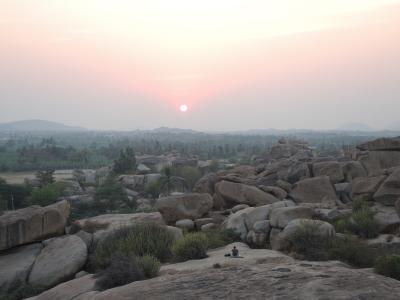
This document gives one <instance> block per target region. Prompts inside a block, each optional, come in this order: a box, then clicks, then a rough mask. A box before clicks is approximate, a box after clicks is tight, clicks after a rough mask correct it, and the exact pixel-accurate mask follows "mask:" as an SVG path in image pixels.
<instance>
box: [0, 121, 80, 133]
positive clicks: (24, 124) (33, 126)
mask: <svg viewBox="0 0 400 300" xmlns="http://www.w3.org/2000/svg"><path fill="white" fill-rule="evenodd" d="M84 130H86V129H85V128H82V127H73V126H67V125H64V124H62V123H57V122H50V121H44V120H24V121H16V122H10V123H0V131H84Z"/></svg>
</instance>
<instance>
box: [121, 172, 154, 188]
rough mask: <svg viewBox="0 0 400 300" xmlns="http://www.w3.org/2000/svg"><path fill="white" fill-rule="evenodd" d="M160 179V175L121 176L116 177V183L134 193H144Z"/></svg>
mask: <svg viewBox="0 0 400 300" xmlns="http://www.w3.org/2000/svg"><path fill="white" fill-rule="evenodd" d="M160 178H161V174H145V175H121V176H119V177H118V181H119V182H121V184H122V185H123V186H124V187H126V188H129V189H132V190H135V191H144V190H145V189H146V188H148V187H149V186H150V185H151V184H153V183H155V182H157V181H158V180H159V179H160Z"/></svg>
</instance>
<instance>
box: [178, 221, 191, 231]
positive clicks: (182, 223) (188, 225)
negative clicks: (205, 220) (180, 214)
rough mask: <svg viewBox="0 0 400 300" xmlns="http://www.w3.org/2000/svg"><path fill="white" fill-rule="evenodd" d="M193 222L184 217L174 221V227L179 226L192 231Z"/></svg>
mask: <svg viewBox="0 0 400 300" xmlns="http://www.w3.org/2000/svg"><path fill="white" fill-rule="evenodd" d="M194 226H195V224H194V222H193V221H192V220H190V219H184V220H179V221H176V223H175V227H178V228H181V229H183V230H187V231H192V230H193V229H194Z"/></svg>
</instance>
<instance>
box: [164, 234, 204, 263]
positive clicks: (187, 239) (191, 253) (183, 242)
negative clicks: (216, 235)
mask: <svg viewBox="0 0 400 300" xmlns="http://www.w3.org/2000/svg"><path fill="white" fill-rule="evenodd" d="M207 249H208V239H207V236H206V235H205V234H204V233H201V232H196V233H188V234H186V235H185V236H184V237H183V238H182V239H180V240H178V241H176V243H175V244H174V246H173V247H172V253H173V254H174V256H175V258H176V259H177V260H179V261H186V260H189V259H202V258H206V257H207Z"/></svg>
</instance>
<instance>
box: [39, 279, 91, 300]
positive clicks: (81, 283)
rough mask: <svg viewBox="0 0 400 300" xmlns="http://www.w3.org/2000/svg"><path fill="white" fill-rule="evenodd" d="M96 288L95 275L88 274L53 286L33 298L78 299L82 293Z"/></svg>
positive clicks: (44, 299) (50, 299) (45, 299)
mask: <svg viewBox="0 0 400 300" xmlns="http://www.w3.org/2000/svg"><path fill="white" fill-rule="evenodd" d="M96 289H97V287H96V278H95V276H93V275H91V274H88V275H85V276H82V277H80V278H77V279H73V280H70V281H67V282H64V283H61V284H59V285H57V286H55V287H54V288H52V289H50V290H47V291H45V292H44V293H42V294H40V295H38V296H36V298H35V300H73V299H76V300H78V299H80V296H81V295H82V294H85V293H87V292H90V291H95V290H96Z"/></svg>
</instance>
